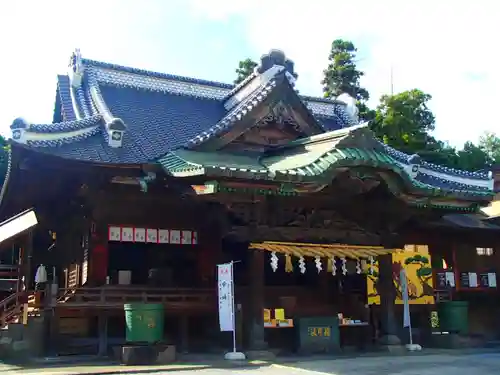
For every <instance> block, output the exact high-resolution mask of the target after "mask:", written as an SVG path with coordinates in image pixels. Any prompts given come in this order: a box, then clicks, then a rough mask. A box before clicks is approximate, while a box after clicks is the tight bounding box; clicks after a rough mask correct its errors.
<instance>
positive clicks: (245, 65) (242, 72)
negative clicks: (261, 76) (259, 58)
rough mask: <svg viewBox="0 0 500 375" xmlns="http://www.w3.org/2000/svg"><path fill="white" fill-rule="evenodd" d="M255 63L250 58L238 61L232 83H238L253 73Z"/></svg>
mask: <svg viewBox="0 0 500 375" xmlns="http://www.w3.org/2000/svg"><path fill="white" fill-rule="evenodd" d="M257 65H258V64H257V63H256V62H255V61H253V60H252V59H250V58H248V59H245V60H242V61H240V62H239V63H238V68H237V69H236V74H237V77H236V79H235V80H234V83H235V84H236V85H237V84H238V83H240V82H242V81H243V80H244V79H245V78H247V77H248V76H249V75H250V74H252V73H253V70H254V69H255V67H256V66H257Z"/></svg>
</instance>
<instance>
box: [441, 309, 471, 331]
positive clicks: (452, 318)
mask: <svg viewBox="0 0 500 375" xmlns="http://www.w3.org/2000/svg"><path fill="white" fill-rule="evenodd" d="M437 311H438V317H439V328H440V330H441V331H447V332H451V333H460V334H467V333H469V302H468V301H446V302H440V303H438V304H437Z"/></svg>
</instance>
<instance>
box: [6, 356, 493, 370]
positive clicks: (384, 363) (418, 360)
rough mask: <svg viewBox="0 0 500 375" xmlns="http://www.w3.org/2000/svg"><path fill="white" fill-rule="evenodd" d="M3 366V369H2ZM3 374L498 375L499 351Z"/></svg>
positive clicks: (76, 368)
mask: <svg viewBox="0 0 500 375" xmlns="http://www.w3.org/2000/svg"><path fill="white" fill-rule="evenodd" d="M0 367H1V366H0ZM0 372H2V374H23V375H35V374H37V375H40V374H57V375H59V374H60V375H62V374H64V375H70V374H89V373H93V374H106V373H114V374H119V373H127V374H141V373H155V374H178V375H307V374H310V375H315V374H316V375H319V374H328V375H354V374H355V375H471V374H479V373H481V374H482V375H497V374H499V373H500V352H499V353H484V354H467V355H456V354H455V355H448V354H439V355H418V356H400V357H388V356H382V357H359V358H350V359H335V360H315V361H304V362H298V363H294V364H289V365H262V366H253V367H251V368H225V369H224V368H202V367H198V368H190V369H189V370H187V369H186V368H185V367H183V366H182V365H175V366H169V367H168V368H164V369H160V368H158V367H156V368H152V367H150V368H145V367H139V368H137V369H133V368H130V367H122V366H113V367H109V366H106V367H101V366H78V367H76V366H74V367H60V368H52V369H49V368H46V369H43V370H41V369H40V370H37V369H21V368H13V367H12V368H0Z"/></svg>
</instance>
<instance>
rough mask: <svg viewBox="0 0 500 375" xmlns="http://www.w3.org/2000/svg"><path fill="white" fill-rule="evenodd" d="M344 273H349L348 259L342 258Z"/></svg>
mask: <svg viewBox="0 0 500 375" xmlns="http://www.w3.org/2000/svg"><path fill="white" fill-rule="evenodd" d="M342 275H344V276H345V275H347V259H346V258H342Z"/></svg>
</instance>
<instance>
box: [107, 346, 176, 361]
mask: <svg viewBox="0 0 500 375" xmlns="http://www.w3.org/2000/svg"><path fill="white" fill-rule="evenodd" d="M113 352H114V355H115V357H116V358H117V359H118V360H119V361H120V362H121V363H123V364H124V365H129V366H130V365H166V364H169V363H172V362H175V360H176V359H177V354H176V347H175V345H166V344H151V345H124V346H118V347H115V348H114V350H113Z"/></svg>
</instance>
